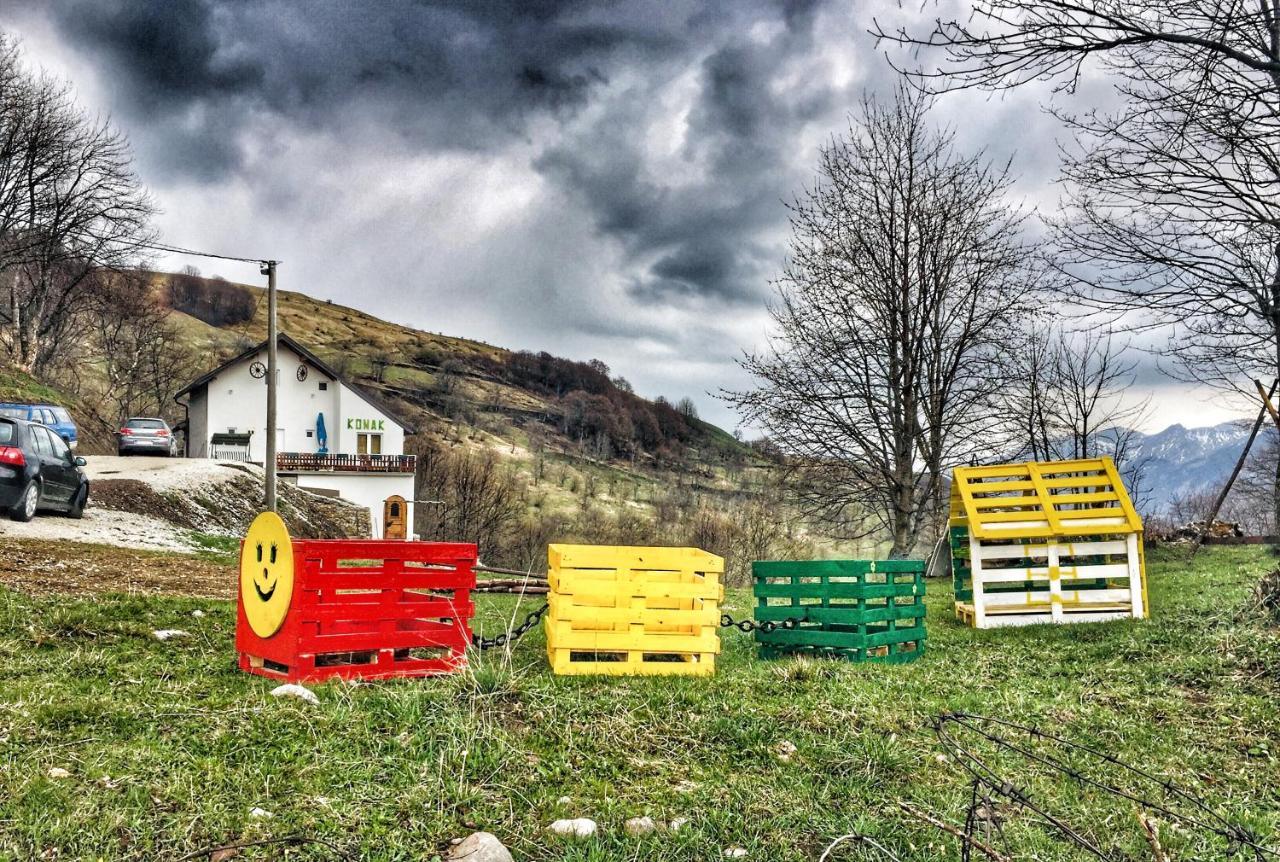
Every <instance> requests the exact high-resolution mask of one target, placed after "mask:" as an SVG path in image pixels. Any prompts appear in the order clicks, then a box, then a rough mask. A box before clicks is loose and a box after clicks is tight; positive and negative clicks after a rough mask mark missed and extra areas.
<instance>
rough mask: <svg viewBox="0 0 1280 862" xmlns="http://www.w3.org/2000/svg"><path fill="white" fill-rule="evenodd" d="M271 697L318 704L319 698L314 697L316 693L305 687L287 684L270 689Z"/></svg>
mask: <svg viewBox="0 0 1280 862" xmlns="http://www.w3.org/2000/svg"><path fill="white" fill-rule="evenodd" d="M271 696H272V697H296V698H298V700H305V701H306V702H307V703H319V702H320V698H318V697H316V693H315V692H314V691H312V690H311V689H309V688H307V687H306V686H302V685H296V684H294V683H292V682H287V683H285V684H284V685H278V686H276V687H275V688H273V689H271Z"/></svg>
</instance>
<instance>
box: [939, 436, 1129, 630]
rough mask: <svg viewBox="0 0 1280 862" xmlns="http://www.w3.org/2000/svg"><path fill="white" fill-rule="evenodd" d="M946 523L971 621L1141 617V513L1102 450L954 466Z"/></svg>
mask: <svg viewBox="0 0 1280 862" xmlns="http://www.w3.org/2000/svg"><path fill="white" fill-rule="evenodd" d="M950 527H951V531H950V532H951V546H952V571H953V575H954V580H955V586H956V615H957V616H958V617H960V619H962V620H964V621H965V622H967V623H969V624H970V625H973V626H976V627H978V628H990V627H994V626H1004V625H1025V624H1028V623H1037V622H1055V623H1060V622H1087V621H1096V620H1108V619H1120V618H1126V617H1133V618H1142V617H1144V616H1146V615H1147V591H1146V571H1145V560H1144V558H1143V551H1142V520H1141V518H1139V517H1138V513H1137V511H1136V510H1135V509H1134V507H1133V503H1132V501H1131V500H1130V499H1129V493H1128V491H1127V490H1126V489H1125V487H1124V482H1123V481H1122V480H1121V478H1120V475H1119V473H1118V471H1117V470H1116V466H1115V464H1114V463H1113V462H1112V460H1111V459H1110V458H1107V457H1102V458H1090V459H1081V460H1072V461H1029V462H1023V463H1016V464H999V465H993V466H983V467H959V468H957V469H956V471H955V475H954V477H953V480H952V485H951V521H950Z"/></svg>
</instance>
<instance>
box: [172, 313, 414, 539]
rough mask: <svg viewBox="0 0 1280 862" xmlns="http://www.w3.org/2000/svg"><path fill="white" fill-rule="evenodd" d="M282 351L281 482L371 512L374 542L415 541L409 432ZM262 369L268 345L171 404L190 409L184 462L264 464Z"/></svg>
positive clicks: (281, 341) (291, 350) (369, 400)
mask: <svg viewBox="0 0 1280 862" xmlns="http://www.w3.org/2000/svg"><path fill="white" fill-rule="evenodd" d="M276 345H277V362H278V367H279V380H280V384H279V388H278V389H277V392H276V416H277V422H276V424H277V426H278V427H277V428H276V429H275V435H276V452H277V455H276V468H277V470H278V472H279V475H280V479H281V481H283V482H294V483H296V484H298V485H300V486H302V487H304V488H308V489H311V490H313V491H316V492H318V493H322V494H325V493H327V494H333V495H336V496H340V497H342V498H343V499H345V500H350V501H351V502H353V503H356V504H357V505H360V506H365V507H367V508H368V509H369V513H370V517H371V520H372V523H371V528H372V535H373V536H374V537H375V538H411V537H412V536H411V531H412V525H413V480H414V469H415V467H416V463H415V462H416V459H415V458H414V456H412V455H405V454H404V438H405V434H406V433H412V429H410V428H408V427H406V426H405V424H404V423H403V422H401V421H399V420H398V419H396V418H395V417H394V416H393V415H392V414H391V413H390V412H389V411H388V410H387V409H386V408H385V407H382V406H381V405H379V404H378V403H377V401H376V400H374V399H373V397H372V396H370V395H369V394H368V393H367V392H364V391H362V390H361V389H360V388H358V387H357V386H355V385H353V384H351V383H348V382H347V381H345V380H343V379H342V378H341V377H339V376H338V373H337V372H336V371H334V370H333V369H332V368H330V367H329V366H328V365H326V364H325V363H324V362H322V361H321V360H320V359H319V358H318V357H317V356H316V355H315V354H313V353H312V352H311V351H309V350H307V349H306V348H305V347H303V346H302V345H301V344H299V343H298V342H296V341H294V340H293V339H292V338H290V337H289V336H287V335H284V334H283V333H282V334H280V335H279V336H278V340H277V342H276ZM266 366H267V342H265V341H264V342H262V343H261V344H259V345H258V346H256V347H252V348H250V349H249V350H246V351H245V352H243V353H241V354H240V355H239V356H236V357H234V358H232V359H230V360H228V361H227V362H224V363H223V364H222V365H219V366H218V367H217V368H215V369H213V370H212V371H210V372H208V373H207V374H204V375H202V376H200V377H199V378H197V379H196V380H195V381H194V382H192V383H191V384H189V385H188V386H186V387H184V388H183V389H182V390H180V391H179V392H178V394H177V395H176V396H174V397H175V398H176V399H177V400H178V403H180V404H182V405H183V406H185V407H186V408H187V421H186V432H187V457H189V458H220V459H234V460H241V461H254V462H257V463H262V461H263V459H264V457H265V455H266V418H267V386H266V377H267V374H266Z"/></svg>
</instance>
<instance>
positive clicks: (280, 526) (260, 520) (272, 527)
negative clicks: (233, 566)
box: [240, 512, 293, 638]
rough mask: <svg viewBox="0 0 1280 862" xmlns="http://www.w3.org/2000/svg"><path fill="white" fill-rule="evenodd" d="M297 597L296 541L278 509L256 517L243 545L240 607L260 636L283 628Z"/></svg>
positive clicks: (241, 547)
mask: <svg viewBox="0 0 1280 862" xmlns="http://www.w3.org/2000/svg"><path fill="white" fill-rule="evenodd" d="M292 599H293V542H292V541H291V540H290V539H289V530H288V529H287V528H286V527H285V525H284V521H282V520H281V519H280V516H279V515H277V514H276V513H275V512H263V513H262V514H261V515H259V516H258V517H256V518H254V519H253V523H252V524H250V525H249V532H248V533H246V534H245V537H244V544H243V545H241V546H240V606H241V607H242V608H244V615H245V618H246V619H248V620H249V627H250V628H251V629H253V633H254V634H256V635H257V636H258V637H260V638H269V637H271V636H272V635H273V634H275V633H276V632H277V631H279V630H280V626H281V624H283V623H284V618H285V614H287V613H288V612H289V602H290V601H291V600H292Z"/></svg>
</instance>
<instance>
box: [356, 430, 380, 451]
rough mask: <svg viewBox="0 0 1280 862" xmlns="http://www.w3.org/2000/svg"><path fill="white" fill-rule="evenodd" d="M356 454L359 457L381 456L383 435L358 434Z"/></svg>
mask: <svg viewBox="0 0 1280 862" xmlns="http://www.w3.org/2000/svg"><path fill="white" fill-rule="evenodd" d="M356 454H357V455H381V454H382V435H381V434H357V435H356Z"/></svg>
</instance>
